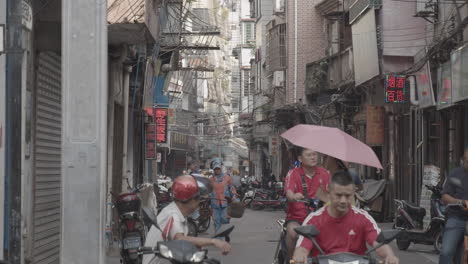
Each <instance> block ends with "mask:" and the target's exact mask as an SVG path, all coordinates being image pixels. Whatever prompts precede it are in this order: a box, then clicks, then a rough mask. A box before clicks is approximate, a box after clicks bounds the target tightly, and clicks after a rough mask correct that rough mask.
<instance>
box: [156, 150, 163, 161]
mask: <svg viewBox="0 0 468 264" xmlns="http://www.w3.org/2000/svg"><path fill="white" fill-rule="evenodd" d="M161 157H162V155H161V152H158V153H157V154H156V162H161V160H162V158H161Z"/></svg>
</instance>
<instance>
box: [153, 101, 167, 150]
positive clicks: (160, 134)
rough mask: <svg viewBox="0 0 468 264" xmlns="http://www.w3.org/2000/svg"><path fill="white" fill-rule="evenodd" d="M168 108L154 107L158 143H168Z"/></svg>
mask: <svg viewBox="0 0 468 264" xmlns="http://www.w3.org/2000/svg"><path fill="white" fill-rule="evenodd" d="M167 121H168V109H167V108H154V122H155V123H156V143H167Z"/></svg>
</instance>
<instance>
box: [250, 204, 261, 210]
mask: <svg viewBox="0 0 468 264" xmlns="http://www.w3.org/2000/svg"><path fill="white" fill-rule="evenodd" d="M250 208H252V210H262V209H263V205H253V204H251V205H250Z"/></svg>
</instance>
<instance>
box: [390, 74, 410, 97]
mask: <svg viewBox="0 0 468 264" xmlns="http://www.w3.org/2000/svg"><path fill="white" fill-rule="evenodd" d="M405 82H406V76H404V75H387V76H385V102H387V103H404V102H405Z"/></svg>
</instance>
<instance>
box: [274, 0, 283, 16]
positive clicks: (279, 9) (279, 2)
mask: <svg viewBox="0 0 468 264" xmlns="http://www.w3.org/2000/svg"><path fill="white" fill-rule="evenodd" d="M273 11H274V13H284V0H276V1H275V8H274V10H273Z"/></svg>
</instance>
